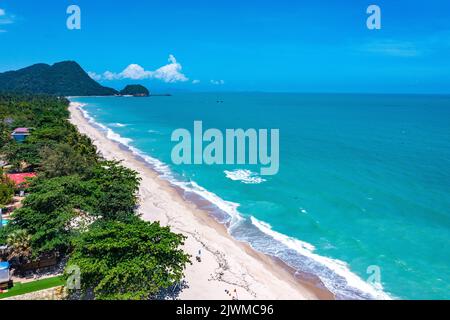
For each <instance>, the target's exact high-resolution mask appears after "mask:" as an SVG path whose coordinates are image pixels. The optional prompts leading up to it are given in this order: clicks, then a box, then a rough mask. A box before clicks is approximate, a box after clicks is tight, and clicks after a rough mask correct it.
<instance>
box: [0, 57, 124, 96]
mask: <svg viewBox="0 0 450 320" xmlns="http://www.w3.org/2000/svg"><path fill="white" fill-rule="evenodd" d="M0 92H14V93H22V94H23V93H27V94H37V93H38V94H50V95H58V96H107V95H114V94H117V93H118V92H117V91H116V90H115V89H112V88H107V87H103V86H102V85H100V84H99V83H97V82H96V81H95V80H93V79H92V78H91V77H89V75H88V74H87V73H86V72H85V71H84V70H83V69H82V68H81V67H80V65H79V64H78V63H76V62H75V61H63V62H58V63H55V64H54V65H51V66H50V65H48V64H44V63H40V64H35V65H32V66H30V67H26V68H23V69H20V70H17V71H8V72H4V73H0Z"/></svg>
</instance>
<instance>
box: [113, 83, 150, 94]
mask: <svg viewBox="0 0 450 320" xmlns="http://www.w3.org/2000/svg"><path fill="white" fill-rule="evenodd" d="M120 94H121V95H123V96H139V97H148V96H149V95H150V91H148V89H147V88H146V87H144V86H142V85H140V84H132V85H128V86H126V87H125V88H124V89H123V90H121V91H120Z"/></svg>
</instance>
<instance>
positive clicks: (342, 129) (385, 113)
mask: <svg viewBox="0 0 450 320" xmlns="http://www.w3.org/2000/svg"><path fill="white" fill-rule="evenodd" d="M72 100H73V101H77V102H80V103H83V104H85V105H84V107H83V109H84V111H85V114H86V115H87V116H89V117H90V120H91V121H93V122H95V123H96V124H97V125H98V126H100V127H101V128H102V129H103V130H105V131H107V133H108V135H109V137H110V138H112V139H115V140H117V141H120V142H121V143H123V144H124V145H126V146H128V147H129V148H131V150H132V151H134V152H135V153H138V154H140V155H141V156H142V157H144V159H145V160H146V161H148V162H149V164H151V165H152V166H153V167H155V168H156V169H157V170H159V172H160V173H161V175H162V177H163V178H165V179H168V180H170V181H171V182H172V183H174V184H176V185H178V186H180V187H182V188H183V189H184V190H185V192H186V194H185V195H186V197H187V198H189V197H192V196H201V197H203V198H206V199H207V200H209V201H210V202H211V208H210V209H211V210H213V211H215V212H216V216H217V218H218V219H219V220H221V221H222V222H227V223H228V224H229V225H230V233H231V234H232V235H233V236H234V237H236V238H237V239H239V240H242V241H247V242H249V243H250V244H251V245H252V246H253V247H254V248H255V249H257V250H260V251H262V252H265V253H268V254H272V255H275V256H278V257H280V258H281V259H283V260H284V261H285V262H286V263H288V264H289V265H291V266H293V267H294V268H296V269H297V270H299V271H300V272H307V273H314V274H316V275H318V276H319V277H320V278H321V279H322V281H323V283H324V284H325V285H326V286H327V287H328V288H329V289H330V290H332V291H333V292H334V293H336V294H337V296H338V297H339V298H387V297H390V298H407V299H449V298H450V254H449V253H450V250H449V247H450V96H420V95H410V96H407V95H331V94H330V95H314V94H281V93H280V94H272V93H271V94H269V93H220V94H218V93H183V94H181V93H180V94H176V95H174V96H172V97H149V98H117V97H107V98H74V99H72ZM218 101H223V102H220V103H219V102H218ZM194 120H201V121H203V127H204V129H208V128H218V129H221V130H225V129H227V128H243V129H248V128H255V129H264V128H268V129H270V128H278V129H280V171H279V173H278V174H277V175H275V176H260V175H259V174H258V173H259V167H255V166H241V165H235V166H225V165H224V166H217V165H216V166H206V165H201V166H198V165H182V166H175V165H173V164H172V162H171V157H170V154H171V150H172V147H173V146H174V145H175V143H173V142H171V141H170V136H171V134H172V131H173V130H174V129H177V128H186V129H189V130H191V131H192V130H193V122H194ZM374 271H375V272H376V273H373V272H374ZM378 271H379V273H378ZM378 275H379V277H378ZM368 279H369V280H370V281H367V280H368ZM374 279H375V280H376V279H380V281H381V283H380V284H377V282H375V283H374V282H373V280H374Z"/></svg>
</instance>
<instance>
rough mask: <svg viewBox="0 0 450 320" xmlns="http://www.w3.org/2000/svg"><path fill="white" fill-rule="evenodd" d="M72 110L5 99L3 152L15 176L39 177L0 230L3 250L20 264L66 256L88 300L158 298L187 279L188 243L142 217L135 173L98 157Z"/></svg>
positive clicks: (1, 105) (0, 103)
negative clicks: (16, 132) (16, 131)
mask: <svg viewBox="0 0 450 320" xmlns="http://www.w3.org/2000/svg"><path fill="white" fill-rule="evenodd" d="M67 105H68V101H67V100H66V99H63V98H57V97H50V96H14V95H4V96H1V95H0V123H1V124H2V127H1V128H0V129H1V131H0V132H1V133H2V134H1V136H0V139H1V140H0V141H1V145H0V154H1V155H3V157H4V158H5V160H7V161H8V162H9V163H10V164H12V169H11V170H15V171H30V170H34V171H36V172H37V173H38V177H37V178H36V179H34V180H33V181H32V182H31V184H30V185H29V187H28V192H29V195H28V196H27V197H26V199H25V200H24V201H23V207H22V208H20V209H17V210H16V211H14V213H13V215H12V217H13V220H12V221H11V222H10V223H9V224H8V226H7V227H5V228H3V229H0V244H2V243H7V244H8V246H9V248H10V250H9V255H8V259H10V260H11V261H12V262H13V263H15V264H24V263H27V262H29V261H33V260H36V259H39V258H41V257H44V256H53V255H56V256H58V257H65V256H68V257H69V265H77V266H78V267H79V268H80V269H81V272H82V277H83V287H82V295H85V294H87V293H88V292H94V294H95V298H97V299H147V298H151V297H154V296H155V295H156V294H158V292H160V291H161V290H163V289H166V288H168V287H170V286H172V285H174V284H177V283H178V282H179V281H180V280H181V279H182V276H183V273H182V272H183V270H184V267H185V265H186V263H187V262H188V256H187V255H186V254H184V253H183V252H182V251H181V250H180V249H179V247H180V246H181V245H182V244H183V241H184V238H183V236H181V235H177V234H173V233H171V232H170V230H169V229H168V228H162V227H160V226H159V224H156V223H153V224H152V223H149V222H144V221H142V220H140V219H139V217H138V216H137V213H136V206H137V197H136V193H137V191H138V188H139V182H140V180H139V177H138V175H137V173H136V172H134V171H132V170H130V169H127V168H125V167H124V166H122V165H121V164H120V163H118V162H112V161H106V160H104V159H103V158H102V157H100V156H99V155H98V154H97V151H96V148H95V146H94V145H93V144H92V143H91V141H90V139H89V138H88V137H86V136H84V135H81V134H80V133H79V132H78V131H77V130H76V128H75V127H74V126H73V125H71V124H70V123H69V122H68V121H67V118H68V111H67ZM22 126H24V127H29V128H33V130H32V131H31V135H30V136H29V137H28V138H27V140H26V141H25V142H24V143H17V142H15V141H14V140H12V139H10V138H9V132H11V130H12V129H13V128H15V127H22ZM2 185H7V183H6V182H5V183H2ZM6 193H7V192H6ZM1 194H2V192H1V188H0V196H1Z"/></svg>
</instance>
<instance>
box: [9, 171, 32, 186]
mask: <svg viewBox="0 0 450 320" xmlns="http://www.w3.org/2000/svg"><path fill="white" fill-rule="evenodd" d="M6 176H7V177H8V178H9V179H10V180H12V181H13V182H14V183H15V185H16V186H19V185H21V184H23V183H26V179H27V178H28V179H29V178H35V177H36V173H34V172H31V173H10V174H7V175H6Z"/></svg>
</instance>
